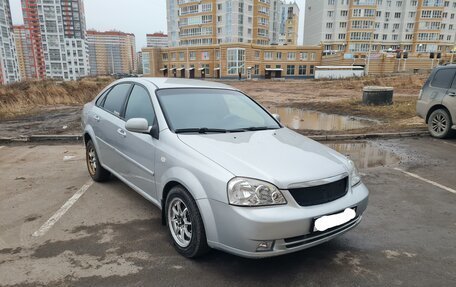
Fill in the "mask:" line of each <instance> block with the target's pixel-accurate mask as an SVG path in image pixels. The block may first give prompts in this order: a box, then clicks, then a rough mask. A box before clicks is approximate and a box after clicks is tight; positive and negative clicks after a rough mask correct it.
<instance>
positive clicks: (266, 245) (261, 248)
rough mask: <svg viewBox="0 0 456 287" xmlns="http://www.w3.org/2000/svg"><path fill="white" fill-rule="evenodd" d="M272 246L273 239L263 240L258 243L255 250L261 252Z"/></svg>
mask: <svg viewBox="0 0 456 287" xmlns="http://www.w3.org/2000/svg"><path fill="white" fill-rule="evenodd" d="M273 246H274V241H263V242H260V243H258V246H257V249H256V251H257V252H262V251H271V250H272V247H273Z"/></svg>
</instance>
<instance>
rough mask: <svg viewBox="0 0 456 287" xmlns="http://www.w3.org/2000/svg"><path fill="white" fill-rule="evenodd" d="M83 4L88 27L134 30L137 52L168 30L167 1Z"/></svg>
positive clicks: (87, 0)
mask: <svg viewBox="0 0 456 287" xmlns="http://www.w3.org/2000/svg"><path fill="white" fill-rule="evenodd" d="M9 1H10V4H11V13H12V16H13V23H14V24H15V25H18V24H22V23H23V19H22V10H21V0H9ZM287 2H290V1H289V0H287ZM304 2H305V0H296V3H298V6H299V8H300V10H301V15H300V16H299V22H300V23H299V24H300V25H299V39H298V43H302V34H303V26H304V8H305V7H304ZM84 6H85V14H86V22H87V29H96V30H99V31H109V30H117V31H122V32H126V33H133V34H135V36H136V49H137V50H138V51H139V50H141V48H142V47H145V46H146V34H149V33H154V32H159V31H163V32H165V33H166V26H167V25H166V0H84Z"/></svg>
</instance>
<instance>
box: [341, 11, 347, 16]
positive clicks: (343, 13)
mask: <svg viewBox="0 0 456 287" xmlns="http://www.w3.org/2000/svg"><path fill="white" fill-rule="evenodd" d="M340 16H342V17H346V16H348V10H342V11H340Z"/></svg>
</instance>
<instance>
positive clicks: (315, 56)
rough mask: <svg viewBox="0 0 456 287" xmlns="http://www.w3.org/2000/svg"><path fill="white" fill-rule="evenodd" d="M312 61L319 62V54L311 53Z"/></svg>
mask: <svg viewBox="0 0 456 287" xmlns="http://www.w3.org/2000/svg"><path fill="white" fill-rule="evenodd" d="M310 60H311V61H315V60H317V53H310Z"/></svg>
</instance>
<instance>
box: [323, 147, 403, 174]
mask: <svg viewBox="0 0 456 287" xmlns="http://www.w3.org/2000/svg"><path fill="white" fill-rule="evenodd" d="M326 145H327V146H329V147H330V148H332V149H334V150H336V151H338V152H340V153H341V154H343V155H347V156H349V157H350V159H351V160H353V161H354V162H355V164H356V166H357V167H358V168H370V167H377V166H387V165H392V164H396V163H399V162H400V158H399V157H398V156H397V155H396V154H394V153H393V152H391V151H388V150H384V149H381V148H379V147H378V146H377V145H375V144H372V143H369V142H357V143H328V144H326Z"/></svg>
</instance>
